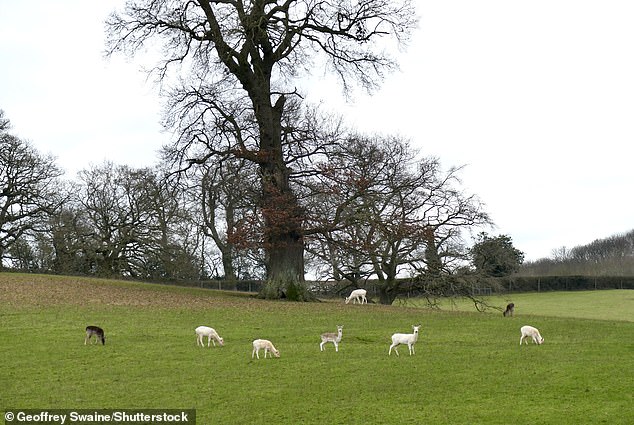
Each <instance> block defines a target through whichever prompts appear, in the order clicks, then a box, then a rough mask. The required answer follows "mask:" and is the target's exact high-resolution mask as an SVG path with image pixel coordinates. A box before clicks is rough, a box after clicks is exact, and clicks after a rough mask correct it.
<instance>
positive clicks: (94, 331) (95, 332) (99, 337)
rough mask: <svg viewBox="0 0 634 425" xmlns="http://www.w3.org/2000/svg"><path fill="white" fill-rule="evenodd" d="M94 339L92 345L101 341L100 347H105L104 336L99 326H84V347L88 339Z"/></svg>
mask: <svg viewBox="0 0 634 425" xmlns="http://www.w3.org/2000/svg"><path fill="white" fill-rule="evenodd" d="M93 336H94V337H95V340H94V341H93V344H94V343H95V342H97V341H101V344H102V345H106V335H105V334H104V332H103V329H101V328H100V327H99V326H86V338H85V339H84V345H86V344H88V341H89V340H90V338H92V337H93Z"/></svg>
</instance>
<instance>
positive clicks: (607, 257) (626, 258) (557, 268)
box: [519, 230, 634, 276]
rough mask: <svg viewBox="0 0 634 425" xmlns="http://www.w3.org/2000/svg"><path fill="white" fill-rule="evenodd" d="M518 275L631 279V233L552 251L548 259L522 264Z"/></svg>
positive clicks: (633, 272)
mask: <svg viewBox="0 0 634 425" xmlns="http://www.w3.org/2000/svg"><path fill="white" fill-rule="evenodd" d="M519 274H520V275H522V276H573V275H578V276H634V230H630V231H629V232H626V233H623V234H616V235H612V236H609V237H606V238H603V239H597V240H595V241H593V242H591V243H589V244H586V245H579V246H576V247H574V248H570V249H568V248H566V247H561V248H558V249H555V250H553V254H552V257H550V258H542V259H540V260H536V261H530V262H527V263H525V264H524V265H523V266H522V267H521V268H520V270H519Z"/></svg>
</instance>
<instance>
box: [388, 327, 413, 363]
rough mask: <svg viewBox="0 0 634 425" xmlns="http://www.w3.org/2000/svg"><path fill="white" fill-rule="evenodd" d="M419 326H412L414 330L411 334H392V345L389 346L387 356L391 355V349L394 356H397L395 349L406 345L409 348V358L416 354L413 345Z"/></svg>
mask: <svg viewBox="0 0 634 425" xmlns="http://www.w3.org/2000/svg"><path fill="white" fill-rule="evenodd" d="M420 326H421V325H418V326H416V325H414V326H412V329H414V333H411V334H394V335H392V345H390V351H388V353H387V354H388V356H389V355H391V354H392V348H394V351H395V352H396V355H397V356H398V355H399V354H398V350H397V349H396V347H397V346H398V345H400V344H407V348H409V355H410V356H411V355H412V354H416V352H415V351H414V344H415V343H416V341H418V330H419V329H420Z"/></svg>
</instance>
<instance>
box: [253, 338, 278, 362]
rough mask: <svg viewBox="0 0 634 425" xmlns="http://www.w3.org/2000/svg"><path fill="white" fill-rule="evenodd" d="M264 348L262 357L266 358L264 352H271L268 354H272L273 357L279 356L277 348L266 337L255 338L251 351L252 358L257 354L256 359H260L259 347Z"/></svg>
mask: <svg viewBox="0 0 634 425" xmlns="http://www.w3.org/2000/svg"><path fill="white" fill-rule="evenodd" d="M262 348H264V358H265V359H266V353H273V354H271V355H270V356H271V357H272V356H273V355H274V356H275V357H279V356H280V352H279V350H277V349H276V348H275V347H274V346H273V343H272V342H271V341H269V340H267V339H256V340H254V341H253V351H252V352H251V358H253V356H257V357H258V360H259V359H260V349H262Z"/></svg>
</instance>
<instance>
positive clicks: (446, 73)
mask: <svg viewBox="0 0 634 425" xmlns="http://www.w3.org/2000/svg"><path fill="white" fill-rule="evenodd" d="M122 4H123V1H122V0H102V1H100V2H93V1H86V0H57V1H50V0H48V1H44V0H31V1H28V2H27V1H16V0H0V109H3V110H4V111H5V116H6V117H7V118H9V119H10V120H11V123H12V125H13V129H12V132H13V133H14V134H15V135H17V136H19V137H21V138H24V139H27V140H29V141H31V142H32V143H33V145H34V146H35V147H36V148H37V149H38V150H39V151H40V152H42V153H51V154H53V155H54V156H56V157H57V160H58V164H59V165H60V166H61V167H62V168H64V169H65V170H67V173H68V177H69V178H74V176H75V174H76V172H77V171H79V170H81V169H84V168H87V167H88V166H90V165H91V164H92V165H96V164H100V163H102V162H103V161H104V160H110V161H113V162H115V163H117V164H128V165H131V166H136V167H141V166H151V165H153V164H155V163H156V160H157V156H156V152H157V151H158V149H159V148H160V147H161V145H163V144H164V143H166V142H167V141H168V140H169V137H170V135H169V134H168V133H165V132H163V131H162V130H161V127H160V125H159V120H160V115H159V114H160V110H161V104H160V99H159V97H158V95H157V89H156V88H155V87H154V86H153V85H152V84H151V82H148V81H146V77H145V74H143V73H142V72H140V67H141V65H143V64H141V63H138V62H136V63H135V62H131V63H128V62H126V60H125V59H123V58H115V59H110V60H108V61H107V60H105V59H103V49H104V27H103V20H104V19H105V17H106V16H107V14H108V13H109V12H111V11H112V10H113V9H114V8H115V7H119V6H120V5H122ZM417 5H418V13H419V16H420V28H419V30H418V31H416V33H415V35H414V38H413V40H412V42H411V43H410V46H409V48H408V49H407V50H406V51H405V52H404V53H402V54H400V55H399V59H400V63H401V72H398V73H395V74H393V75H391V76H389V77H388V78H387V79H386V81H385V82H384V84H383V86H382V89H381V90H380V91H379V92H377V93H375V94H373V95H372V96H367V95H364V94H358V95H357V96H356V97H355V99H354V104H347V105H345V104H343V101H342V98H341V95H340V92H339V91H338V87H337V85H336V84H331V82H330V81H328V82H327V83H326V84H323V85H322V86H321V87H319V89H318V90H314V91H313V92H311V93H307V97H306V99H307V100H308V101H315V102H317V101H323V102H325V104H326V105H327V106H330V107H332V108H336V109H338V110H339V111H341V112H342V113H343V114H344V115H345V117H346V121H347V122H348V123H349V124H351V125H353V126H355V127H357V128H358V129H360V130H361V131H363V132H368V133H383V134H393V133H397V134H399V135H401V136H404V137H407V138H410V139H411V140H412V143H413V145H415V146H416V147H418V148H420V149H421V151H422V152H423V153H424V154H427V155H434V156H437V157H438V158H439V159H440V160H441V162H442V163H443V164H444V166H446V167H449V166H452V165H466V168H465V169H464V170H463V172H462V174H461V176H462V179H463V184H464V188H465V190H466V191H468V192H471V193H475V194H477V195H478V196H479V197H480V198H481V199H482V201H483V202H484V203H485V204H486V206H487V211H488V212H489V213H490V214H491V216H492V218H493V220H494V221H495V223H496V225H497V227H496V228H495V229H492V230H489V233H490V234H492V235H497V234H506V235H509V236H511V237H512V238H513V241H514V245H515V246H516V247H517V248H518V249H520V250H522V251H524V252H525V254H526V258H527V259H529V260H535V259H538V258H542V257H546V256H549V255H550V254H551V252H552V250H553V249H555V248H559V247H561V246H566V247H568V248H571V247H573V246H576V245H581V244H586V243H589V242H591V241H593V240H594V239H597V238H603V237H607V236H610V235H613V234H616V233H621V232H626V231H629V230H631V229H633V228H634V197H633V196H632V192H631V190H632V189H631V186H632V183H634V167H633V166H632V158H634V157H633V156H632V154H631V148H630V146H631V144H632V143H633V142H634V25H633V24H632V23H633V22H634V2H632V1H631V0H533V1H530V2H527V1H514V0H480V1H474V0H429V1H424V0H418V1H417ZM146 65H147V64H146ZM320 77H321V76H320Z"/></svg>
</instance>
